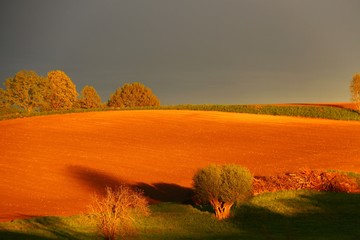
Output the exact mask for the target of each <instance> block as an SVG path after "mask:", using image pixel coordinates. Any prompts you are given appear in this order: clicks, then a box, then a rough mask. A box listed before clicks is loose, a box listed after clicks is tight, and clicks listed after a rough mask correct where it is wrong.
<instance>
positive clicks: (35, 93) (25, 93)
mask: <svg viewBox="0 0 360 240" xmlns="http://www.w3.org/2000/svg"><path fill="white" fill-rule="evenodd" d="M46 82H47V80H46V79H45V78H44V77H41V76H39V75H38V74H37V73H36V72H35V71H26V70H22V71H19V72H17V73H16V74H15V76H14V77H12V78H9V79H7V80H6V82H5V87H6V90H2V93H1V95H2V102H3V104H4V103H5V102H6V104H8V105H10V106H14V107H17V108H19V109H22V110H24V111H26V112H31V111H33V110H40V109H41V108H42V107H43V106H44V104H45V99H44V97H45V89H46Z"/></svg>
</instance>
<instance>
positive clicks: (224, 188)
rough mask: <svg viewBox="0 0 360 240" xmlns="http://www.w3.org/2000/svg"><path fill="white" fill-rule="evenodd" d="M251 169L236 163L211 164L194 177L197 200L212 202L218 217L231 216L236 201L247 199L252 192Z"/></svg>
mask: <svg viewBox="0 0 360 240" xmlns="http://www.w3.org/2000/svg"><path fill="white" fill-rule="evenodd" d="M252 179H253V177H252V175H251V173H250V171H249V170H248V169H246V168H243V167H241V166H239V165H235V164H226V165H215V164H212V165H209V166H208V167H205V168H203V169H200V170H199V171H198V172H197V173H196V174H195V176H194V177H193V182H194V183H193V184H194V189H195V196H196V198H197V200H199V201H201V202H204V203H210V204H211V206H212V207H213V208H214V211H215V216H216V218H218V219H220V220H221V219H225V218H228V217H229V216H230V209H231V207H232V206H233V205H234V203H241V202H243V201H245V200H246V199H247V198H248V197H249V196H250V194H251V190H252Z"/></svg>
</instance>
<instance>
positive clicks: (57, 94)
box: [46, 70, 78, 110]
mask: <svg viewBox="0 0 360 240" xmlns="http://www.w3.org/2000/svg"><path fill="white" fill-rule="evenodd" d="M47 78H48V80H49V86H48V91H47V96H46V100H47V102H48V103H49V107H50V109H51V110H67V109H71V108H72V107H73V105H74V103H75V102H76V101H77V96H78V93H77V92H76V86H75V84H74V83H73V82H72V81H71V79H70V78H69V77H68V76H67V75H66V74H65V72H63V71H60V70H55V71H50V72H48V74H47Z"/></svg>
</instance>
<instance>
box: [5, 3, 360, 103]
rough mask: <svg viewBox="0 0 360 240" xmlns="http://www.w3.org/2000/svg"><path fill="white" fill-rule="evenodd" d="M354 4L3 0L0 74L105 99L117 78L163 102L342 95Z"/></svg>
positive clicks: (359, 67)
mask: <svg viewBox="0 0 360 240" xmlns="http://www.w3.org/2000/svg"><path fill="white" fill-rule="evenodd" d="M359 12H360V0H128V1H122V0H117V1H115V0H114V1H111V0H102V1H100V0H98V1H95V0H61V1H60V0H59V1H52V0H31V1H25V0H23V1H20V0H1V1H0V34H1V37H0V63H1V64H0V79H1V81H2V82H4V81H5V80H6V78H8V77H10V76H13V75H15V73H16V72H17V71H19V70H22V69H27V70H30V69H31V70H35V71H36V72H38V73H39V74H40V75H46V73H47V72H48V71H50V70H55V69H59V70H63V71H65V72H66V73H67V74H68V75H69V76H70V78H71V79H72V80H73V82H74V83H75V84H76V86H77V90H78V91H79V92H80V91H81V89H82V88H83V87H84V85H92V86H94V87H95V88H96V89H97V91H98V92H99V94H100V95H101V97H102V100H103V101H106V100H107V99H108V97H109V95H110V93H112V92H114V91H115V89H116V88H117V87H120V86H122V85H123V84H124V83H125V82H134V81H139V82H142V83H144V84H145V85H146V86H148V87H150V88H151V89H152V90H153V91H154V93H155V94H156V95H157V96H158V97H159V98H160V100H161V102H162V104H181V103H219V104H243V103H288V102H336V101H349V95H350V94H349V84H350V81H351V77H352V75H353V74H354V73H356V72H360V14H359Z"/></svg>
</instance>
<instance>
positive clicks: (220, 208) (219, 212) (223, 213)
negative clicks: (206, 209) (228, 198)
mask: <svg viewBox="0 0 360 240" xmlns="http://www.w3.org/2000/svg"><path fill="white" fill-rule="evenodd" d="M210 203H211V205H212V206H213V208H214V210H215V217H216V218H217V219H219V220H222V219H226V218H229V217H230V209H231V207H232V205H233V204H234V203H232V202H221V201H219V200H218V199H214V200H211V201H210Z"/></svg>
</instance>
